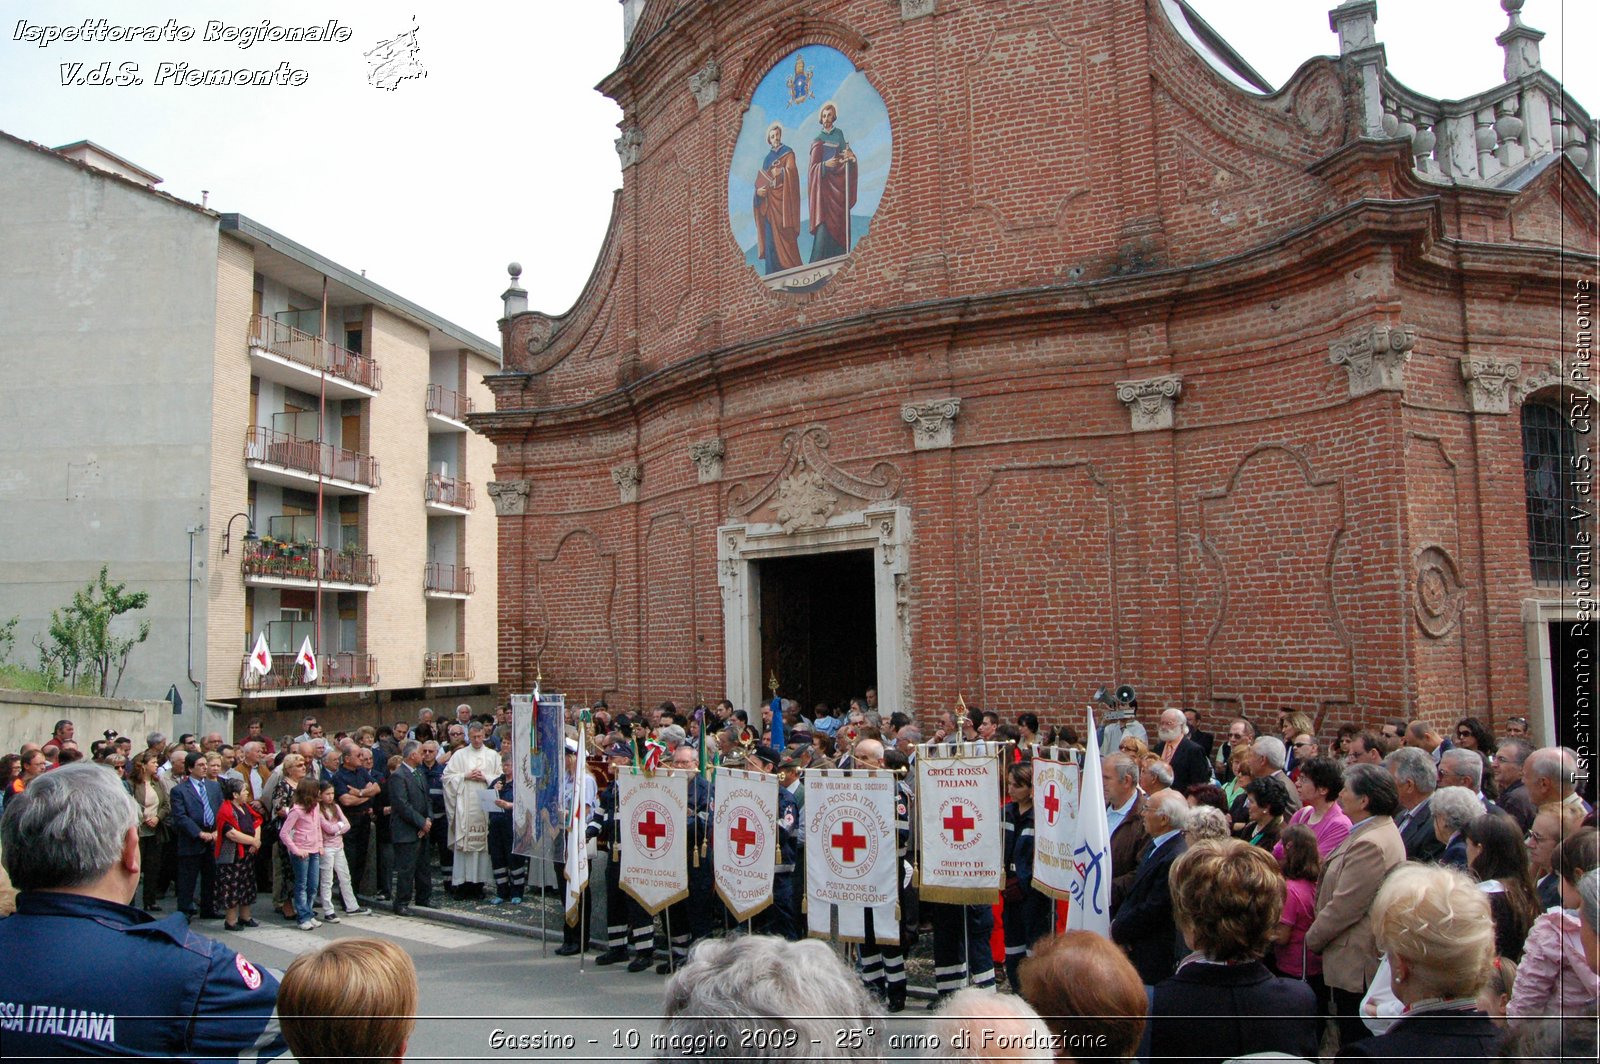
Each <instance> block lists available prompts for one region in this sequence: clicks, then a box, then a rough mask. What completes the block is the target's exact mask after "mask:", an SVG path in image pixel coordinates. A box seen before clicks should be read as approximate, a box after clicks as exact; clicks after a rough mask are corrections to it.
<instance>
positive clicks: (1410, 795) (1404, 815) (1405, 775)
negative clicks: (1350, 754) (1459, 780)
mask: <svg viewBox="0 0 1600 1064" xmlns="http://www.w3.org/2000/svg"><path fill="white" fill-rule="evenodd" d="M1383 764H1384V767H1385V768H1387V769H1388V770H1389V775H1391V776H1393V777H1394V784H1395V790H1396V791H1398V792H1399V795H1400V811H1399V812H1398V813H1396V814H1395V818H1394V825H1395V827H1396V828H1398V829H1399V830H1400V841H1401V842H1403V843H1405V847H1406V859H1407V860H1408V861H1424V862H1427V861H1436V860H1438V859H1439V855H1440V854H1442V853H1444V843H1442V842H1440V841H1439V836H1437V835H1435V834H1434V832H1433V803H1432V801H1430V799H1431V798H1432V797H1433V792H1434V791H1435V790H1436V789H1437V788H1438V786H1439V769H1438V768H1437V767H1436V766H1435V765H1434V763H1433V758H1432V757H1431V756H1430V755H1429V754H1428V753H1427V752H1426V751H1425V750H1422V749H1421V748H1419V747H1415V746H1402V747H1401V748H1400V749H1398V750H1396V751H1395V752H1394V753H1392V754H1390V755H1389V756H1388V757H1386V758H1384V759H1383Z"/></svg>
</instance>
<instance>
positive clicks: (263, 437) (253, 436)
mask: <svg viewBox="0 0 1600 1064" xmlns="http://www.w3.org/2000/svg"><path fill="white" fill-rule="evenodd" d="M244 458H245V461H247V462H265V463H267V464H269V465H276V466H283V467H284V468H285V469H293V470H295V471H297V472H300V473H306V474H309V475H310V476H324V477H332V478H334V479H336V480H346V481H349V482H351V483H353V484H365V485H366V486H368V487H371V488H375V487H377V486H378V485H379V484H380V483H382V480H381V478H380V477H379V475H378V460H377V459H376V458H374V457H373V456H372V455H370V454H362V453H361V452H360V451H352V450H350V449H348V448H346V447H335V446H333V444H331V443H318V442H317V441H316V440H308V439H304V438H302V437H300V436H290V435H288V434H287V433H283V432H278V431H276V430H274V429H269V428H264V427H262V426H260V425H257V426H255V427H254V428H251V429H247V430H245V435H244Z"/></svg>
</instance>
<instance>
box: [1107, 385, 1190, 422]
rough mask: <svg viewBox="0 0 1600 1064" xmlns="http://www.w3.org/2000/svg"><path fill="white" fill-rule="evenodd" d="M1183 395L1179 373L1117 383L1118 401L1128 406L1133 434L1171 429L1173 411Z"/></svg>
mask: <svg viewBox="0 0 1600 1064" xmlns="http://www.w3.org/2000/svg"><path fill="white" fill-rule="evenodd" d="M1182 392H1183V378H1182V377H1180V376H1178V375H1177V374H1175V373H1174V374H1170V375H1168V376H1165V377H1150V378H1148V379H1146V380H1142V381H1118V382H1117V398H1118V399H1119V400H1121V402H1122V403H1123V404H1124V405H1125V406H1127V408H1128V415H1129V417H1130V418H1132V427H1133V431H1134V432H1155V431H1158V430H1161V429H1170V428H1171V427H1172V409H1173V407H1175V406H1177V404H1178V396H1179V395H1180V394H1182Z"/></svg>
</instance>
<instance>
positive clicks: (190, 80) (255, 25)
mask: <svg viewBox="0 0 1600 1064" xmlns="http://www.w3.org/2000/svg"><path fill="white" fill-rule="evenodd" d="M350 38H351V30H350V27H348V26H345V25H342V24H341V23H340V22H339V21H338V20H337V19H329V20H328V21H326V22H322V23H317V24H314V25H284V24H281V23H277V22H271V21H269V20H266V19H263V20H262V21H260V22H251V23H243V24H234V23H229V22H223V21H220V20H217V19H211V20H208V21H207V22H205V23H204V24H203V25H198V26H195V25H188V24H185V23H181V22H179V21H177V20H176V19H170V18H169V19H167V20H166V21H165V22H162V23H158V24H146V25H132V24H124V23H117V22H110V21H107V20H106V19H103V18H89V19H84V20H83V21H82V22H77V23H72V24H69V25H48V24H44V25H41V24H38V23H33V22H29V21H27V20H26V19H21V20H18V22H17V24H16V26H15V28H14V29H13V30H12V31H11V39H12V40H14V41H26V42H29V43H32V44H35V45H37V46H38V47H40V48H49V47H50V46H51V45H56V44H63V45H66V44H194V43H200V44H222V45H229V46H232V47H234V48H238V49H241V50H243V49H248V48H253V47H255V46H256V45H258V44H297V43H305V44H343V43H345V42H347V41H349V40H350ZM310 78H311V73H310V71H308V70H305V69H302V68H299V67H295V66H293V65H291V64H290V63H289V62H288V61H287V60H284V61H282V62H280V63H278V65H277V66H275V67H231V66H223V67H202V66H196V65H194V64H193V63H190V62H186V61H172V60H160V61H158V62H156V64H155V71H154V74H153V75H152V76H151V77H150V78H149V79H148V80H149V82H150V83H151V84H155V85H185V86H191V87H192V86H211V85H290V86H298V85H304V84H305V83H306V82H307V81H309V80H310ZM146 80H147V79H146V77H145V75H144V73H143V70H142V68H141V66H140V64H139V63H137V62H132V61H125V62H113V61H112V60H109V59H106V60H102V61H100V62H98V63H90V62H65V63H62V64H61V84H62V85H63V86H93V85H109V86H127V85H143V84H145V83H146Z"/></svg>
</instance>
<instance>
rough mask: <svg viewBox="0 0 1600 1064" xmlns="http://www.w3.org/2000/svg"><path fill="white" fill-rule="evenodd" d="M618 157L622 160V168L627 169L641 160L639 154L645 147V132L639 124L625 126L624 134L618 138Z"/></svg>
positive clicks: (623, 128)
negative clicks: (640, 128)
mask: <svg viewBox="0 0 1600 1064" xmlns="http://www.w3.org/2000/svg"><path fill="white" fill-rule="evenodd" d="M616 145H617V159H618V160H620V161H621V163H622V168H623V169H624V170H626V169H627V168H628V167H630V166H633V165H634V164H635V163H637V162H638V161H639V156H640V154H641V152H642V151H643V149H644V133H642V132H641V131H640V130H639V127H638V126H623V127H622V135H621V136H619V137H618V138H617V140H616Z"/></svg>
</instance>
